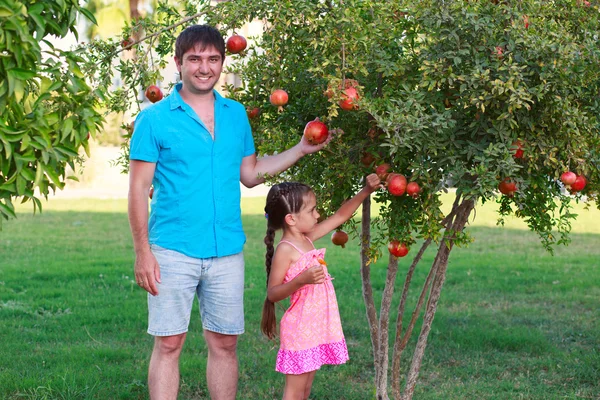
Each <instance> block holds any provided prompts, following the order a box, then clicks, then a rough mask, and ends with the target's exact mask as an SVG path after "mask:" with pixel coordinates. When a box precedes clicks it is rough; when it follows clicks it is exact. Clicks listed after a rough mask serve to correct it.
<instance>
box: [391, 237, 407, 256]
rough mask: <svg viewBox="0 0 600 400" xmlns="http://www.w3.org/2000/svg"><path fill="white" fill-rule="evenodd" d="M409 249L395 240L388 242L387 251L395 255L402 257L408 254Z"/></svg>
mask: <svg viewBox="0 0 600 400" xmlns="http://www.w3.org/2000/svg"><path fill="white" fill-rule="evenodd" d="M409 250H410V248H408V247H407V246H406V245H405V244H404V243H400V242H399V241H397V240H392V241H390V242H389V243H388V251H389V252H390V254H391V255H393V256H395V257H404V256H405V255H407V254H408V251H409Z"/></svg>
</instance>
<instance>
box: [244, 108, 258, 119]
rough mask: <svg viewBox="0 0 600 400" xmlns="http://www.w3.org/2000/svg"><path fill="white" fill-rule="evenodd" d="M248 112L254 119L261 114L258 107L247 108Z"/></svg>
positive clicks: (249, 116)
mask: <svg viewBox="0 0 600 400" xmlns="http://www.w3.org/2000/svg"><path fill="white" fill-rule="evenodd" d="M246 112H247V113H248V118H250V119H254V118H256V117H258V116H259V115H260V108H258V107H254V108H247V109H246Z"/></svg>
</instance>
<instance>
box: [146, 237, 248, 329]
mask: <svg viewBox="0 0 600 400" xmlns="http://www.w3.org/2000/svg"><path fill="white" fill-rule="evenodd" d="M151 249H152V253H153V254H154V256H155V257H156V260H157V261H158V264H159V265H160V279H161V283H158V282H157V283H156V285H157V289H158V295H156V296H152V295H151V294H148V333H149V334H151V335H154V336H172V335H178V334H181V333H185V332H187V331H188V326H189V324H190V315H191V313H192V305H193V302H194V296H197V297H198V304H199V306H200V318H201V319H202V327H203V328H204V329H206V330H208V331H211V332H217V333H222V334H224V335H240V334H242V333H244V255H243V253H241V252H240V253H238V254H234V255H231V256H225V257H211V258H193V257H188V256H186V255H184V254H181V253H179V252H177V251H173V250H167V249H164V248H162V247H160V246H156V245H151Z"/></svg>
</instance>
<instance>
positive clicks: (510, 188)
mask: <svg viewBox="0 0 600 400" xmlns="http://www.w3.org/2000/svg"><path fill="white" fill-rule="evenodd" d="M512 149H513V157H514V158H518V159H521V158H523V156H524V155H525V151H524V150H523V142H521V141H520V140H517V141H515V142H514V143H513V144H512ZM560 181H561V182H562V183H563V184H564V185H565V188H567V190H569V191H570V192H571V193H577V192H581V191H582V190H583V189H584V188H585V185H586V184H587V180H586V179H585V176H583V175H577V174H575V173H574V172H572V171H565V172H563V173H562V174H561V176H560ZM498 190H499V191H500V193H502V194H503V195H506V196H513V195H514V194H515V193H516V192H517V190H518V187H517V184H516V182H515V181H514V180H513V179H511V178H508V177H507V178H504V179H502V180H501V181H500V183H499V184H498Z"/></svg>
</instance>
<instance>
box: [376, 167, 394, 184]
mask: <svg viewBox="0 0 600 400" xmlns="http://www.w3.org/2000/svg"><path fill="white" fill-rule="evenodd" d="M390 168H392V167H391V166H390V164H388V163H384V164H381V165H378V166H377V168H375V173H376V174H377V176H378V177H379V179H381V180H382V181H385V180H386V178H387V176H388V171H389V170H390Z"/></svg>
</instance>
